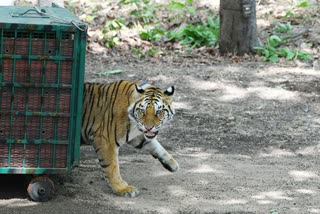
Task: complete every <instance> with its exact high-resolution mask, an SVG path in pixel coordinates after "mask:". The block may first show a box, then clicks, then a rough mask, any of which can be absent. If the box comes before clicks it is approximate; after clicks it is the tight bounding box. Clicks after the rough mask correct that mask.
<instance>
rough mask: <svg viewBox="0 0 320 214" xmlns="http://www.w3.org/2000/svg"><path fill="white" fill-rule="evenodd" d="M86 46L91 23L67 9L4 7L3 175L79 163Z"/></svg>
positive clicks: (0, 17)
mask: <svg viewBox="0 0 320 214" xmlns="http://www.w3.org/2000/svg"><path fill="white" fill-rule="evenodd" d="M85 48H86V26H85V25H84V24H83V23H82V22H80V21H79V19H78V18H77V17H76V16H75V15H73V14H71V13H70V12H69V11H68V10H67V9H65V8H58V7H43V8H38V7H10V6H2V7H0V174H52V173H65V172H68V171H70V170H71V168H72V166H73V165H77V164H78V163H79V156H80V151H79V150H80V129H81V114H82V96H83V78H84V63H85V51H86V50H85ZM37 180H38V181H40V182H45V183H46V185H48V184H49V185H50V182H47V181H46V179H37ZM37 188H38V187H37ZM42 190H43V189H41V191H42ZM39 191H40V190H39ZM41 191H40V193H41ZM38 193H39V192H38ZM38 193H37V194H38ZM42 193H43V191H42Z"/></svg>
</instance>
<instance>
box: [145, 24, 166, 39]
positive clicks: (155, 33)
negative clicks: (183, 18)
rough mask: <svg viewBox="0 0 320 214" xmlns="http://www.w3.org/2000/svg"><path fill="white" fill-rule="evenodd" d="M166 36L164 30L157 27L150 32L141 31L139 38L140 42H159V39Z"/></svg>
mask: <svg viewBox="0 0 320 214" xmlns="http://www.w3.org/2000/svg"><path fill="white" fill-rule="evenodd" d="M165 34H166V32H165V30H163V29H161V28H159V27H155V28H153V29H150V30H143V31H142V32H141V33H140V38H141V39H142V40H147V41H151V42H153V41H159V40H161V38H162V37H163V36H164V35H165Z"/></svg>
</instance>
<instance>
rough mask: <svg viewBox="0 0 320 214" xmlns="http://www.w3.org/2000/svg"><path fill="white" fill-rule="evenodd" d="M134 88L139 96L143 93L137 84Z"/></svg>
mask: <svg viewBox="0 0 320 214" xmlns="http://www.w3.org/2000/svg"><path fill="white" fill-rule="evenodd" d="M135 86H136V91H137V92H138V93H139V94H143V93H144V89H143V88H141V87H140V86H138V85H137V84H135Z"/></svg>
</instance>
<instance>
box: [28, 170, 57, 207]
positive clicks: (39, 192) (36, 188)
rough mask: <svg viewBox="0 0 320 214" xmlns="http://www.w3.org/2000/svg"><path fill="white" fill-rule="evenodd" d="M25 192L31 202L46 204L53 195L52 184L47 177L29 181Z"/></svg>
mask: <svg viewBox="0 0 320 214" xmlns="http://www.w3.org/2000/svg"><path fill="white" fill-rule="evenodd" d="M27 191H28V194H29V196H30V198H31V199H32V200H33V201H37V202H46V201H49V200H50V199H52V197H53V195H54V184H53V182H52V180H51V179H50V178H48V177H47V176H39V177H35V178H33V179H32V180H31V181H30V183H29V185H28V189H27Z"/></svg>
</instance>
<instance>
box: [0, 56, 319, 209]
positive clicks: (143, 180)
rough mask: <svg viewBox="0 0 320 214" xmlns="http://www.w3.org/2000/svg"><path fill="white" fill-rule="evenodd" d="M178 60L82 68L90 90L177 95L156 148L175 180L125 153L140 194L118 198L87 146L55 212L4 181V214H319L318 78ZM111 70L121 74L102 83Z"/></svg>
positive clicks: (307, 70) (104, 61)
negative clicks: (98, 86) (123, 85)
mask: <svg viewBox="0 0 320 214" xmlns="http://www.w3.org/2000/svg"><path fill="white" fill-rule="evenodd" d="M107 55H109V56H107ZM178 59H179V58H177V60H176V61H175V60H173V61H171V62H170V63H168V62H160V61H159V62H140V63H137V62H132V61H130V60H128V61H127V62H124V60H119V57H113V56H110V54H106V55H105V56H102V55H101V54H100V55H92V54H89V55H88V57H87V67H86V80H87V81H99V82H109V81H114V80H117V79H131V80H143V81H148V82H151V83H152V82H154V83H156V84H157V85H159V86H162V87H166V86H169V85H175V86H176V87H177V90H176V94H175V103H174V106H175V107H176V116H175V118H174V120H173V121H171V122H170V124H168V125H167V127H166V128H164V129H163V130H162V133H160V134H159V141H160V142H162V144H163V146H164V147H166V148H167V149H168V150H169V151H170V152H171V153H172V154H173V156H174V157H175V158H176V160H177V161H178V162H179V164H180V166H181V169H180V170H179V171H178V172H176V173H170V172H168V171H166V170H165V169H164V168H163V167H162V166H161V164H160V163H159V162H158V161H157V160H155V159H154V158H153V157H151V156H149V155H147V154H144V153H142V152H140V151H137V150H135V149H133V148H130V147H129V146H125V147H123V148H122V149H121V154H120V162H121V173H122V176H123V178H124V179H125V180H126V181H127V182H128V183H130V184H132V185H135V186H137V187H138V188H139V189H140V191H141V194H140V195H139V196H138V197H136V198H121V197H117V196H114V195H113V194H112V193H111V190H110V189H109V187H108V186H107V185H106V182H105V181H104V180H103V175H102V171H101V170H100V167H99V165H98V161H97V159H96V156H95V153H94V151H93V149H92V148H91V147H90V146H82V147H81V164H80V166H79V167H77V168H75V169H73V170H72V173H71V174H70V175H59V176H57V175H55V176H53V177H52V179H53V180H54V182H55V185H56V194H55V197H54V198H53V199H52V200H51V201H49V202H46V203H36V202H32V201H30V200H29V199H28V197H27V196H26V193H25V192H24V191H25V189H24V188H23V187H24V185H23V183H21V182H20V181H18V182H17V181H16V180H15V179H17V178H12V177H1V179H2V181H0V189H1V192H2V193H1V194H0V213H1V214H6V213H10V214H11V213H33V214H40V213H47V214H49V213H70V214H73V213H74V214H75V213H77V214H80V213H83V214H87V213H164V214H170V213H219V214H227V213H228V214H240V213H243V214H244V213H246V214H247V213H254V214H256V213H261V214H267V213H272V214H287V213H289V214H304V213H320V172H319V165H320V159H319V152H320V145H319V141H320V136H319V128H320V115H319V112H320V111H319V110H320V105H319V102H320V85H319V78H320V71H319V70H315V69H313V68H312V65H301V66H290V65H287V66H285V65H283V66H279V65H272V64H264V63H261V62H254V61H251V62H246V63H241V62H240V63H215V62H214V61H211V63H200V62H199V60H198V61H197V60H192V59H189V60H184V61H179V60H178ZM110 70H121V71H123V72H122V73H120V74H117V75H109V76H104V75H101V73H103V72H104V71H110ZM99 73H100V75H99ZM3 179H7V180H3ZM18 179H19V178H18ZM11 180H12V181H13V182H11ZM8 181H9V182H8Z"/></svg>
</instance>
